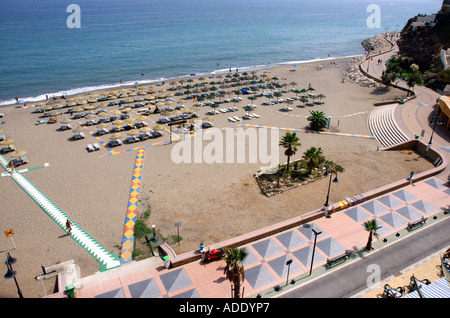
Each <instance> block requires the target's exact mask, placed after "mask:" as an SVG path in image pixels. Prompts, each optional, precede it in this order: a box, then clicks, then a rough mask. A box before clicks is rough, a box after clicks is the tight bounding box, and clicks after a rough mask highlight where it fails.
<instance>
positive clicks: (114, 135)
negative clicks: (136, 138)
mask: <svg viewBox="0 0 450 318" xmlns="http://www.w3.org/2000/svg"><path fill="white" fill-rule="evenodd" d="M121 136H122V134H121V133H118V132H117V133H114V134H111V135H109V139H118V138H120V137H121Z"/></svg>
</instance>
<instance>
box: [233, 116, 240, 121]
mask: <svg viewBox="0 0 450 318" xmlns="http://www.w3.org/2000/svg"><path fill="white" fill-rule="evenodd" d="M233 118H234V119H236V121H241V119H240V118H239V117H238V116H233Z"/></svg>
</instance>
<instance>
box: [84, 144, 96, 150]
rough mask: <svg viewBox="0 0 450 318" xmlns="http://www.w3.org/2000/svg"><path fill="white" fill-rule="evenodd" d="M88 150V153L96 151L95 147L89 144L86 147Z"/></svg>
mask: <svg viewBox="0 0 450 318" xmlns="http://www.w3.org/2000/svg"><path fill="white" fill-rule="evenodd" d="M86 149H87V151H88V152H91V151H95V149H94V147H93V146H92V145H91V144H88V145H87V146H86Z"/></svg>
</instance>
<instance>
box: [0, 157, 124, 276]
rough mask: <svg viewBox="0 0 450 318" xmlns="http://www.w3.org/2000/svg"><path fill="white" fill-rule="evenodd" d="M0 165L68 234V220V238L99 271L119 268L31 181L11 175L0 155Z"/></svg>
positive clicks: (114, 258)
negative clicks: (67, 222) (81, 248)
mask: <svg viewBox="0 0 450 318" xmlns="http://www.w3.org/2000/svg"><path fill="white" fill-rule="evenodd" d="M0 164H1V165H2V166H3V168H4V169H5V170H6V171H7V172H9V173H10V176H11V178H12V179H13V180H14V181H15V182H16V183H17V184H18V185H19V186H20V187H21V188H22V189H23V190H24V191H25V192H26V193H27V194H28V195H29V196H30V197H31V198H32V199H33V200H34V201H35V202H36V203H37V204H38V205H39V206H40V207H41V209H42V210H44V212H46V213H47V214H48V215H49V216H50V217H51V218H52V219H53V220H54V221H55V222H56V224H58V225H59V226H60V227H61V228H62V229H63V231H66V232H68V231H67V229H66V221H67V220H68V219H69V220H70V221H71V222H72V231H71V232H72V233H71V234H70V236H72V238H73V239H74V240H75V241H76V242H77V243H78V244H80V245H81V247H83V248H84V249H85V250H86V251H87V252H88V253H89V254H90V255H91V256H93V257H94V258H95V259H96V260H97V261H98V262H99V263H100V271H106V270H109V269H112V268H116V267H119V266H120V261H119V257H118V255H116V254H112V253H110V252H109V251H108V250H106V249H105V248H104V247H103V246H101V245H100V244H99V243H98V242H96V241H95V240H94V239H93V238H92V237H91V236H89V234H87V233H86V232H85V231H84V230H83V229H82V228H81V227H80V226H78V225H77V224H76V223H75V222H74V221H73V220H72V219H70V218H69V217H68V216H67V215H66V214H65V213H64V212H63V211H62V210H61V209H60V208H59V207H58V206H56V204H55V203H53V202H52V201H51V200H50V199H49V198H47V196H45V195H44V194H43V193H42V192H41V191H40V190H39V189H38V188H37V187H36V186H35V185H34V184H33V183H32V182H31V181H29V180H28V179H27V178H25V176H24V175H23V174H22V173H20V172H18V171H15V172H14V173H11V172H12V171H11V169H10V168H9V166H8V164H9V161H8V160H7V159H6V158H5V157H4V156H3V155H0Z"/></svg>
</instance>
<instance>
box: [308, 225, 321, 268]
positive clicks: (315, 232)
mask: <svg viewBox="0 0 450 318" xmlns="http://www.w3.org/2000/svg"><path fill="white" fill-rule="evenodd" d="M312 231H313V233H314V246H313V250H312V257H311V267H310V269H309V276H311V273H312V268H313V263H314V252H315V251H316V241H317V235H319V234H322V231H316V230H314V229H312Z"/></svg>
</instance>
